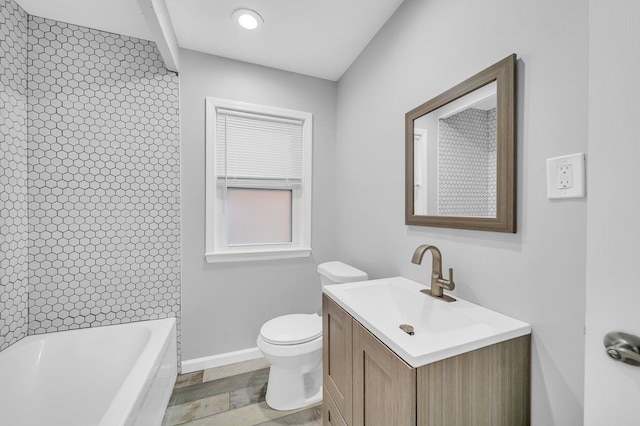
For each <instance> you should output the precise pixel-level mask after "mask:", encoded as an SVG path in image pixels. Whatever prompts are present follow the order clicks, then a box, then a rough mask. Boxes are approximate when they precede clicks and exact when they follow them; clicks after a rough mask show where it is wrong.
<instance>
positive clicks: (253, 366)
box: [162, 358, 322, 426]
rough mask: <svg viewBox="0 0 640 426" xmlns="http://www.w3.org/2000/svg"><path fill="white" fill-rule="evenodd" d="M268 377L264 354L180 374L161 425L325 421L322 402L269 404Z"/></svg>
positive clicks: (315, 425)
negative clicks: (291, 406)
mask: <svg viewBox="0 0 640 426" xmlns="http://www.w3.org/2000/svg"><path fill="white" fill-rule="evenodd" d="M268 378H269V363H268V362H267V361H266V360H265V359H264V358H259V359H255V360H250V361H244V362H239V363H237V364H231V365H226V366H223V367H217V368H211V369H208V370H201V371H196V372H193V373H187V374H182V375H179V376H178V379H177V380H176V384H175V386H174V388H173V393H172V395H171V399H170V400H169V406H168V407H167V411H166V412H165V415H164V420H163V422H162V425H163V426H173V425H189V426H196V425H198V426H205V425H207V426H209V425H211V426H213V425H225V426H256V425H261V426H266V425H298V426H320V425H322V409H321V404H320V403H318V404H315V405H313V406H311V407H306V408H304V409H301V410H292V411H276V410H272V409H271V408H269V407H268V406H267V404H266V403H265V401H264V398H265V393H266V391H267V380H268Z"/></svg>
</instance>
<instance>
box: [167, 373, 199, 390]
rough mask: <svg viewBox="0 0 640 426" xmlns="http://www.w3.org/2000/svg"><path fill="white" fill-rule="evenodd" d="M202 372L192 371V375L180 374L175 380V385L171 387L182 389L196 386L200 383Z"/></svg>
mask: <svg viewBox="0 0 640 426" xmlns="http://www.w3.org/2000/svg"><path fill="white" fill-rule="evenodd" d="M203 374H204V371H202V370H200V371H194V372H193V373H187V374H180V375H179V376H178V378H177V379H176V384H175V385H174V386H173V388H174V389H179V388H183V387H185V386H192V385H197V384H198V383H202V381H203V380H202V376H203Z"/></svg>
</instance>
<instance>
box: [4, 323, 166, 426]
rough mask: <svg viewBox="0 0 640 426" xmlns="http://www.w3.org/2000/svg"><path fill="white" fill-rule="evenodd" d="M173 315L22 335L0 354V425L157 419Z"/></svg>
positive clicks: (114, 424)
mask: <svg viewBox="0 0 640 426" xmlns="http://www.w3.org/2000/svg"><path fill="white" fill-rule="evenodd" d="M176 366H177V360H176V327H175V318H168V319H163V320H157V321H143V322H137V323H131V324H122V325H114V326H108V327H96V328H87V329H82V330H72V331H63V332H59V333H50V334H42V335H37V336H28V337H25V338H24V339H22V340H21V341H19V342H18V343H16V344H14V345H13V346H10V347H9V348H8V349H5V350H4V351H2V352H0V425H11V426H23V425H24V426H31V425H38V426H40V425H47V426H54V425H64V426H71V425H78V426H90V425H99V426H120V425H154V426H156V425H160V423H161V422H162V417H163V415H164V410H165V408H166V406H167V402H168V401H169V397H170V396H171V390H172V388H173V385H174V382H175V379H176Z"/></svg>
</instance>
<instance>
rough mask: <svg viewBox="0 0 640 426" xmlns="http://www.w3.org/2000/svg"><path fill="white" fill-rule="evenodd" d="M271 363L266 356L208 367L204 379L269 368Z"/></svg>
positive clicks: (220, 377) (221, 377)
mask: <svg viewBox="0 0 640 426" xmlns="http://www.w3.org/2000/svg"><path fill="white" fill-rule="evenodd" d="M270 366H271V364H269V361H267V360H266V359H265V358H256V359H250V360H248V361H242V362H236V363H235V364H229V365H223V366H222V367H215V368H208V369H206V370H204V372H203V377H202V381H203V382H208V381H211V380H217V379H223V378H225V377H230V376H235V375H237V374H242V373H247V372H250V371H256V370H262V369H264V368H269V367H270Z"/></svg>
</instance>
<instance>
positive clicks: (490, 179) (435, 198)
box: [413, 81, 497, 218]
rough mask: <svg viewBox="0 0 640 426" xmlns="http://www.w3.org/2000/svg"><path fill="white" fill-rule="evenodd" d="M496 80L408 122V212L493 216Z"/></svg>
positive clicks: (494, 208)
mask: <svg viewBox="0 0 640 426" xmlns="http://www.w3.org/2000/svg"><path fill="white" fill-rule="evenodd" d="M496 87H497V84H496V82H495V81H494V82H492V83H489V84H487V85H485V86H483V87H481V88H479V89H477V90H475V91H473V92H471V93H469V94H467V95H465V96H463V97H461V98H458V99H456V100H455V101H453V102H451V103H449V104H447V105H444V106H443V107H440V108H438V109H436V110H434V111H431V112H430V113H428V114H425V115H423V116H421V117H418V118H416V119H415V120H414V126H413V132H414V148H413V149H414V159H413V161H414V213H415V214H416V215H438V216H463V217H493V218H495V217H496V185H497V182H496V149H497V145H496V144H497V138H496V135H497V116H496Z"/></svg>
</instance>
